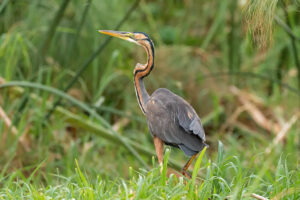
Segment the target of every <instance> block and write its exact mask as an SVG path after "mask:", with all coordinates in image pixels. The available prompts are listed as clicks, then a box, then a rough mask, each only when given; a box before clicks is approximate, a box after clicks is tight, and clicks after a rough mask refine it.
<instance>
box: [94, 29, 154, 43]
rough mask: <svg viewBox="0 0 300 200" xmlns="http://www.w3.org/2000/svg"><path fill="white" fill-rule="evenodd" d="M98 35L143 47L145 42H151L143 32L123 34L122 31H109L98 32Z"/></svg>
mask: <svg viewBox="0 0 300 200" xmlns="http://www.w3.org/2000/svg"><path fill="white" fill-rule="evenodd" d="M99 32H100V33H102V34H106V35H110V36H113V37H117V38H121V39H123V40H127V41H129V42H133V43H136V44H138V45H141V46H143V44H144V43H145V41H148V42H151V40H150V38H149V36H148V35H147V34H146V33H143V32H123V31H110V30H99Z"/></svg>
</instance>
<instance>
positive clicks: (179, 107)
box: [146, 88, 206, 156]
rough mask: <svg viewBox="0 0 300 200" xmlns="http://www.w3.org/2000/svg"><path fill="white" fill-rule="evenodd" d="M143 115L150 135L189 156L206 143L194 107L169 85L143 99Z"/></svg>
mask: <svg viewBox="0 0 300 200" xmlns="http://www.w3.org/2000/svg"><path fill="white" fill-rule="evenodd" d="M146 117H147V122H148V126H149V129H150V132H151V135H152V136H157V137H159V138H160V139H161V140H162V141H163V142H164V143H165V144H167V145H171V146H175V147H178V148H180V149H181V150H183V151H184V153H185V154H186V155H188V156H192V155H194V154H196V153H198V152H199V151H201V150H202V149H203V148H204V147H205V145H206V144H205V143H204V142H205V134H204V130H203V127H202V124H201V122H200V118H199V117H198V115H197V113H196V112H195V110H194V109H193V108H192V107H191V106H190V105H189V104H188V103H187V102H186V101H185V100H184V99H183V98H181V97H180V96H177V95H176V94H174V93H172V92H171V91H169V90H168V89H165V88H160V89H157V90H156V91H155V92H154V93H153V94H152V95H151V96H150V99H149V101H148V102H147V103H146Z"/></svg>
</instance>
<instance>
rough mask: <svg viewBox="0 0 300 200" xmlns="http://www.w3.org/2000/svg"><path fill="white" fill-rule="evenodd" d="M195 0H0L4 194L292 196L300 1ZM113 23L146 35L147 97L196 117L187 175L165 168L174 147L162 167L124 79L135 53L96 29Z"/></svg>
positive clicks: (138, 58) (299, 140)
mask: <svg viewBox="0 0 300 200" xmlns="http://www.w3.org/2000/svg"><path fill="white" fill-rule="evenodd" d="M199 1H200V2H201V3H199ZM199 1H193V0H192V1H155V2H154V1H145V0H141V1H138V0H137V1H129V0H125V1H118V0H111V1H104V2H98V1H95V0H94V1H93V0H85V1H80V0H73V1H68V0H64V1H60V0H51V1H39V0H30V1H26V0H25V1H7V0H5V1H3V2H2V3H1V4H0V155H1V156H0V199H72V198H73V199H253V198H254V197H253V196H254V195H253V194H257V195H260V196H262V197H265V198H268V199H289V200H290V199H299V198H300V191H299V188H300V182H299V180H300V170H299V164H300V160H299V158H300V150H299V145H300V137H299V130H300V126H299V125H300V124H299V122H298V121H299V117H300V116H299V95H300V93H299V88H298V84H297V83H298V81H299V80H298V76H297V74H300V73H299V70H298V67H297V60H298V58H297V55H296V54H297V53H296V54H295V52H297V49H298V48H299V40H298V39H297V37H295V36H297V35H299V34H298V33H299V27H300V24H299V23H300V22H299V20H298V12H297V10H298V8H299V6H298V4H297V3H295V2H293V1H286V2H285V3H284V4H281V2H280V1H278V3H277V4H278V5H277V4H276V2H277V1H271V0H266V1H262V2H258V1H257V2H256V1H251V2H252V4H249V5H248V6H250V7H249V8H248V9H247V8H245V7H244V6H245V5H241V3H242V1H239V2H236V1H234V0H230V1H222V2H219V1H216V0H213V1H205V0H199ZM83 2H84V3H83ZM266 5H271V10H270V13H269V11H267V10H266V9H265V7H266ZM282 5H284V6H282ZM212 8H215V9H212ZM247 11H249V13H245V12H247ZM262 15H267V20H266V22H267V23H266V24H261V23H263V22H262V21H260V19H259V17H258V16H262ZM242 16H243V17H242ZM244 16H245V17H248V21H251V20H252V21H253V20H254V21H255V23H253V24H252V25H253V27H251V25H250V26H249V27H246V24H245V22H246V18H244ZM274 16H275V21H276V22H277V24H276V23H274V22H273V17H274ZM199 19H201V20H199ZM258 25H261V27H258ZM120 26H121V27H120ZM115 27H117V29H118V28H119V29H120V30H124V31H143V32H146V33H148V34H149V35H150V36H151V38H152V39H153V40H154V43H155V50H156V58H155V59H156V60H155V63H156V65H155V68H154V70H153V72H152V74H151V75H150V76H149V77H147V79H146V80H145V82H146V86H147V89H148V90H149V93H152V92H153V91H154V90H155V89H157V88H159V87H165V88H168V89H170V90H171V91H173V92H175V93H176V94H178V95H180V96H182V97H184V98H185V99H186V100H187V101H188V102H189V103H191V105H192V106H193V107H194V108H195V110H196V112H197V113H198V114H199V116H200V117H201V119H202V123H203V126H204V129H205V131H206V137H207V143H208V144H209V148H207V149H206V151H205V153H204V151H203V153H202V154H201V155H200V156H199V158H198V160H196V161H195V162H194V163H193V165H192V167H191V169H190V170H191V172H192V175H193V176H192V179H191V180H186V179H185V178H177V177H176V176H167V174H168V173H167V172H168V170H167V167H168V168H171V167H172V168H175V169H176V170H180V168H181V167H182V166H183V165H184V163H185V162H186V160H187V159H188V158H187V157H185V156H184V155H183V153H182V152H181V151H180V150H178V149H174V148H171V149H170V150H166V151H165V157H164V160H165V162H164V167H163V169H162V173H161V172H160V171H161V169H160V168H159V167H158V164H157V163H156V157H155V151H154V147H153V142H152V138H151V136H150V134H149V131H148V128H147V122H146V120H145V118H144V116H143V115H142V113H141V112H140V110H139V107H138V104H137V102H136V97H135V93H134V88H133V83H132V82H133V78H132V71H133V66H134V65H135V64H136V63H137V62H143V61H144V59H145V58H144V52H143V51H142V49H140V48H139V47H136V46H133V45H131V44H127V43H126V42H123V41H119V40H115V39H112V40H110V38H109V40H107V38H106V37H104V36H101V35H99V34H98V33H97V30H98V29H115ZM248 28H250V30H249V29H248ZM252 28H253V30H251V29H252ZM255 28H261V29H260V30H259V32H258V35H251V34H248V33H247V31H249V33H257V30H255ZM246 29H248V30H246ZM263 29H266V30H267V31H266V32H267V33H268V34H263V31H261V30H263ZM269 33H272V34H269ZM256 36H259V37H261V38H253V37H256ZM265 37H267V38H265ZM270 37H271V38H270ZM292 38H294V39H293V40H292ZM269 39H270V40H269ZM259 40H263V41H272V40H273V43H270V46H269V48H267V45H265V47H266V48H264V49H257V48H256V45H257V44H254V43H253V41H254V42H255V41H259ZM108 41H110V42H108ZM295 49H296V51H295ZM41 50H43V51H41ZM131 66H132V67H131ZM233 86H234V87H235V88H236V89H235V91H236V92H232V88H233ZM60 98H61V100H60V104H59V105H58V106H57V107H56V108H55V109H54V110H53V114H52V115H51V116H50V115H49V116H50V117H48V119H47V118H45V116H46V115H47V113H49V112H50V111H51V108H52V107H53V105H55V104H56V102H57V100H58V99H60ZM245 102H246V103H245ZM249 105H250V108H251V109H249ZM295 119H296V120H295ZM266 124H267V125H266ZM285 130H286V131H285ZM279 133H283V138H282V139H280V140H279V141H278V142H277V140H276V137H277V135H278V134H279ZM274 144H275V145H274ZM167 164H168V165H167Z"/></svg>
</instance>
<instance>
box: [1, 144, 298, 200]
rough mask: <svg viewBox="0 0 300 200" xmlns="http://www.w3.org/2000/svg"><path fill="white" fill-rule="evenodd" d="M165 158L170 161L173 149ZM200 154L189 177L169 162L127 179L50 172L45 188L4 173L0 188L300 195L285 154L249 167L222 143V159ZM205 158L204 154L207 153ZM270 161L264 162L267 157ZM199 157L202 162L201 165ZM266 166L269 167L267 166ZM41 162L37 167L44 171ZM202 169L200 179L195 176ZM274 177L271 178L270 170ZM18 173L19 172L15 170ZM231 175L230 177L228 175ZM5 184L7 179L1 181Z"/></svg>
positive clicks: (130, 195)
mask: <svg viewBox="0 0 300 200" xmlns="http://www.w3.org/2000/svg"><path fill="white" fill-rule="evenodd" d="M166 152H167V153H166V155H165V158H164V161H165V163H166V162H167V161H168V156H169V150H168V149H167V150H166ZM204 152H205V151H203V153H202V154H201V155H200V156H199V157H198V159H197V161H196V163H195V167H194V171H193V176H192V179H191V180H186V179H185V178H183V177H180V178H177V177H176V176H175V175H171V176H169V177H167V176H166V171H165V170H166V165H164V168H163V172H162V173H160V169H159V168H157V167H156V164H155V163H154V165H153V169H151V170H149V171H148V170H145V169H142V168H141V169H139V170H134V169H133V168H131V167H130V168H129V169H128V171H129V172H130V173H129V177H128V179H123V178H116V179H114V180H110V179H107V178H105V177H103V176H101V175H97V176H96V177H91V176H89V175H87V173H86V172H85V170H84V169H81V168H80V167H79V164H78V162H77V161H76V160H75V161H74V162H75V163H76V168H75V169H73V175H72V176H69V177H65V176H63V175H60V174H59V173H55V174H49V175H48V176H52V177H53V183H52V184H53V185H47V186H42V185H38V184H34V183H32V180H31V179H30V178H28V179H26V178H24V179H19V180H17V181H16V180H14V179H15V177H16V176H18V175H17V174H12V175H10V176H7V177H5V178H4V179H5V180H6V181H5V184H4V185H3V186H4V187H2V189H0V198H1V199H24V198H25V199H72V198H74V199H182V198H185V199H209V198H213V199H225V198H227V199H251V195H253V193H256V194H258V195H260V196H263V197H266V198H270V199H298V198H299V197H300V190H299V176H300V172H299V169H298V170H291V169H290V168H289V167H290V166H289V164H288V159H287V157H285V156H284V154H282V155H281V156H280V157H279V159H278V163H277V166H276V168H275V169H269V166H268V165H269V164H270V163H272V162H273V161H275V160H276V159H277V157H276V158H273V157H271V158H270V157H269V156H268V155H257V156H255V158H254V159H255V160H259V161H262V162H261V163H256V162H257V161H255V160H251V161H249V163H248V166H246V165H244V164H243V161H241V160H240V159H239V158H238V156H235V155H228V154H227V153H226V152H224V151H223V144H222V143H221V142H219V151H218V157H217V158H215V160H211V159H210V158H208V157H207V156H204V155H205V154H204ZM203 156H204V157H203ZM264 159H266V161H263V160H264ZM201 161H202V162H203V163H204V164H203V165H201ZM266 164H268V165H266ZM42 165H43V163H40V165H39V166H38V167H37V168H36V169H35V170H34V172H33V174H32V175H31V176H30V177H33V176H34V173H36V172H38V171H39V170H40V167H41V166H42ZM199 169H200V177H197V174H198V171H199ZM271 170H272V171H274V172H275V173H274V175H275V176H272V173H273V172H272V171H271ZM16 173H17V172H16ZM229 174H230V175H229ZM2 183H3V180H2Z"/></svg>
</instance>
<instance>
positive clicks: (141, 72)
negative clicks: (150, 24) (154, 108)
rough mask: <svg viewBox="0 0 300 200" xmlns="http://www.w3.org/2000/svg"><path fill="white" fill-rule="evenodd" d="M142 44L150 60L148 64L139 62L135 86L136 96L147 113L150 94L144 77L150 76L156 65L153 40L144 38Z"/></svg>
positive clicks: (135, 70)
mask: <svg viewBox="0 0 300 200" xmlns="http://www.w3.org/2000/svg"><path fill="white" fill-rule="evenodd" d="M142 46H143V47H144V48H145V50H146V52H147V57H148V61H147V63H146V64H144V65H141V64H137V65H136V66H135V69H134V86H135V92H136V97H137V100H138V102H139V105H140V108H141V110H142V112H143V113H144V114H145V113H146V107H145V106H146V103H147V102H148V100H149V98H150V96H149V94H148V92H147V90H146V88H145V85H144V82H143V78H144V77H146V76H148V75H149V74H150V72H151V70H152V69H153V67H154V47H153V43H152V41H151V40H150V39H149V40H144V42H143V44H142Z"/></svg>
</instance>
